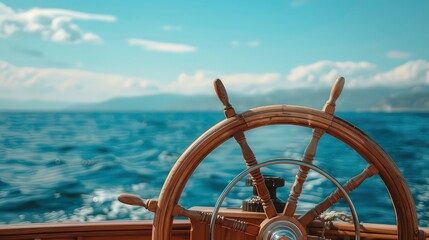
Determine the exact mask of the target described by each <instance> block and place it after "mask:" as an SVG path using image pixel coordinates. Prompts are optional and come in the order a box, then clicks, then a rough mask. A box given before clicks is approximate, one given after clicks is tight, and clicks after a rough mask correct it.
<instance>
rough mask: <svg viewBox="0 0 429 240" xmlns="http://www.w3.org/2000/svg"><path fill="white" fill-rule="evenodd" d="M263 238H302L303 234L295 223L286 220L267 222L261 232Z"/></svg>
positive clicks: (267, 239) (283, 239) (273, 239)
mask: <svg viewBox="0 0 429 240" xmlns="http://www.w3.org/2000/svg"><path fill="white" fill-rule="evenodd" d="M262 239H263V240H302V239H304V235H303V233H302V232H301V230H300V229H299V227H298V226H297V225H295V224H294V223H293V222H290V221H287V220H277V221H275V222H273V223H271V224H269V225H268V226H267V227H266V228H265V230H264V232H263V233H262Z"/></svg>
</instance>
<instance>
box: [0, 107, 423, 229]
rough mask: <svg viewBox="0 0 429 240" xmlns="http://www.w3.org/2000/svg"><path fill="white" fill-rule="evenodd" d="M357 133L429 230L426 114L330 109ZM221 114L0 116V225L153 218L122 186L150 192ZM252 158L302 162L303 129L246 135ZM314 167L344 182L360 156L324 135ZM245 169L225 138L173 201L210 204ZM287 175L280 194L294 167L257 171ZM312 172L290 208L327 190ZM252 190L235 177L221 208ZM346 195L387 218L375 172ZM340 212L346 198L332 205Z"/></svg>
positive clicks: (363, 216)
mask: <svg viewBox="0 0 429 240" xmlns="http://www.w3.org/2000/svg"><path fill="white" fill-rule="evenodd" d="M337 115H338V116H340V117H341V118H344V119H346V120H347V121H349V122H351V123H352V124H354V125H356V126H357V127H359V128H361V129H362V130H363V131H365V132H366V133H367V134H368V135H369V136H370V137H372V138H373V139H374V140H376V142H378V143H379V144H380V145H381V146H382V147H383V148H384V149H385V151H386V152H387V153H388V154H389V155H390V156H391V157H392V158H393V159H394V161H395V162H396V164H397V165H398V167H399V169H400V170H401V172H402V174H403V175H404V176H405V179H406V180H407V182H408V184H409V187H410V189H411V192H412V194H413V197H414V201H415V203H416V207H417V212H418V217H419V224H420V225H421V226H425V227H428V226H429V137H428V136H429V114H428V113H338V114H337ZM223 118H224V117H223V114H222V113H214V112H193V113H141V112H135V113H133V112H131V113H109V112H106V113H67V112H64V113H62V112H58V113H57V112H52V113H41V112H37V113H31V112H12V113H5V112H4V113H0V223H7V224H9V223H28V222H66V221H100V220H118V219H133V220H139V219H152V218H153V214H152V213H149V212H147V211H146V210H145V209H142V208H138V207H130V206H126V205H123V204H121V203H119V202H118V201H117V200H116V196H117V195H118V194H119V193H122V192H128V193H133V194H137V195H139V196H141V197H143V198H157V196H158V195H159V192H160V190H161V187H162V185H163V183H164V180H165V178H166V176H167V174H168V172H169V171H170V169H171V168H172V166H173V165H174V163H175V161H176V160H177V159H178V157H179V156H180V155H181V153H182V152H183V151H184V150H185V149H186V148H187V147H188V146H189V145H190V144H191V143H192V142H193V141H194V140H195V139H196V138H197V137H198V136H199V135H201V134H202V133H203V132H205V131H206V130H207V129H209V128H210V127H211V126H212V125H214V124H215V123H217V122H219V121H221V120H223ZM246 136H247V138H248V141H249V144H250V146H251V147H252V149H253V150H254V152H255V155H256V157H257V159H258V160H259V161H260V162H262V161H265V160H268V159H272V158H282V157H286V158H294V159H300V158H301V155H302V153H303V151H304V149H305V147H306V145H307V143H308V141H309V140H310V137H311V130H310V129H307V128H303V127H297V126H285V125H277V126H269V127H263V128H258V129H254V130H251V131H248V132H246ZM314 163H315V164H316V165H318V166H319V167H321V168H322V169H324V170H325V171H327V172H329V173H330V174H332V175H333V176H334V177H336V178H337V179H338V180H339V181H340V182H342V183H344V182H345V181H347V180H348V179H349V178H351V177H353V176H354V175H356V174H358V173H360V172H361V171H362V170H363V169H364V168H365V166H366V162H365V161H364V160H363V159H361V158H360V157H359V156H358V155H357V154H356V153H355V152H354V151H352V150H351V149H350V148H348V147H347V146H346V145H344V144H343V143H341V142H339V141H338V140H336V139H334V138H333V137H331V136H328V135H325V136H323V138H322V139H321V141H320V143H319V148H318V152H317V156H316V159H315V161H314ZM244 169H245V164H244V162H243V160H242V157H241V153H240V150H239V148H238V145H237V144H236V143H235V141H233V140H229V141H227V142H225V143H224V144H223V145H222V146H221V147H219V148H218V149H216V150H215V151H214V152H212V153H211V154H210V155H209V156H207V158H206V159H205V160H204V161H203V163H202V164H201V165H200V166H199V167H198V168H197V170H196V171H195V172H194V174H193V176H192V177H191V179H190V180H189V182H188V183H187V186H186V188H185V190H184V192H183V194H182V196H181V200H180V204H181V205H183V206H185V207H191V206H214V204H215V202H216V199H217V197H218V196H219V194H220V193H221V192H222V190H223V189H224V188H225V186H226V185H227V184H228V182H229V181H230V180H231V179H233V178H234V176H235V175H237V174H238V173H240V172H241V171H242V170H244ZM262 171H263V173H264V174H270V175H277V176H280V177H283V178H285V180H286V184H285V187H283V188H280V189H278V196H279V198H280V199H283V200H286V199H287V196H288V192H289V189H290V187H291V185H292V183H293V180H294V177H295V173H296V171H297V167H296V166H272V167H268V168H264V169H263V170H262ZM334 190H335V188H334V186H333V185H332V184H331V183H330V182H329V181H328V180H326V179H324V178H323V177H321V176H319V175H317V174H315V173H314V172H310V174H309V176H308V180H307V182H306V183H305V185H304V190H303V195H302V197H301V198H300V201H299V205H298V211H305V210H306V209H309V208H311V207H312V206H314V204H316V203H318V202H320V201H322V200H323V199H324V197H326V196H327V195H329V194H330V193H331V192H332V191H334ZM251 195H252V189H251V188H250V187H247V186H245V184H244V182H240V183H239V184H238V185H237V186H236V187H235V188H234V189H233V191H232V192H231V193H230V195H229V196H228V198H227V199H226V201H225V203H224V206H230V207H239V206H240V205H241V201H242V200H243V199H246V198H249V197H250V196H251ZM351 198H352V200H353V202H354V204H355V206H356V208H357V212H358V215H359V217H360V220H361V221H362V222H374V223H390V224H394V223H395V215H394V211H393V207H392V203H391V200H390V198H389V195H388V193H387V191H386V188H385V186H384V184H383V183H382V181H381V180H380V178H379V177H378V176H375V177H373V178H371V179H368V180H367V181H365V182H364V183H363V184H362V185H361V186H360V187H359V188H358V189H357V190H356V191H354V192H352V193H351ZM333 210H336V211H347V205H346V203H345V202H344V201H342V202H340V203H338V204H337V205H335V206H334V207H333Z"/></svg>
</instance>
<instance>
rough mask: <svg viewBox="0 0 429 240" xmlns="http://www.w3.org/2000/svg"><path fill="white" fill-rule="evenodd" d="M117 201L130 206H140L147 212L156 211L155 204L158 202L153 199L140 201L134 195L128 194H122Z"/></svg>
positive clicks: (140, 199)
mask: <svg viewBox="0 0 429 240" xmlns="http://www.w3.org/2000/svg"><path fill="white" fill-rule="evenodd" d="M118 200H119V201H120V202H121V203H124V204H127V205H132V206H141V207H144V208H146V209H147V210H149V211H151V212H155V211H156V207H157V203H158V201H156V200H153V199H142V198H140V197H138V196H136V195H133V194H129V193H122V194H120V195H119V196H118Z"/></svg>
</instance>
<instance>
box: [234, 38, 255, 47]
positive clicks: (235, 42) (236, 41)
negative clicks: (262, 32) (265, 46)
mask: <svg viewBox="0 0 429 240" xmlns="http://www.w3.org/2000/svg"><path fill="white" fill-rule="evenodd" d="M259 44H260V42H259V41H258V40H252V41H248V42H240V41H238V40H233V41H232V42H231V45H232V46H233V47H241V46H245V47H251V48H254V47H257V46H259Z"/></svg>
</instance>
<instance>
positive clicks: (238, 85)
mask: <svg viewBox="0 0 429 240" xmlns="http://www.w3.org/2000/svg"><path fill="white" fill-rule="evenodd" d="M216 78H220V79H222V81H223V82H224V83H225V84H227V85H228V89H230V90H231V91H232V92H234V91H235V92H241V93H245V94H252V93H263V92H269V91H272V90H273V89H275V85H277V84H278V83H277V80H278V79H279V78H280V74H279V73H264V74H250V73H238V74H219V73H215V72H210V71H205V70H199V71H196V72H195V73H194V74H186V73H181V74H180V75H179V77H178V79H177V80H176V81H175V82H173V83H171V84H168V85H166V86H165V87H164V88H163V90H164V91H167V92H179V93H182V94H195V93H212V92H213V80H214V79H216Z"/></svg>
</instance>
